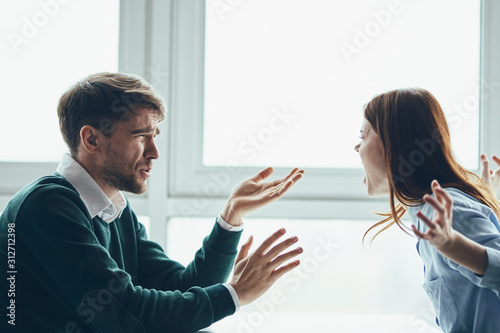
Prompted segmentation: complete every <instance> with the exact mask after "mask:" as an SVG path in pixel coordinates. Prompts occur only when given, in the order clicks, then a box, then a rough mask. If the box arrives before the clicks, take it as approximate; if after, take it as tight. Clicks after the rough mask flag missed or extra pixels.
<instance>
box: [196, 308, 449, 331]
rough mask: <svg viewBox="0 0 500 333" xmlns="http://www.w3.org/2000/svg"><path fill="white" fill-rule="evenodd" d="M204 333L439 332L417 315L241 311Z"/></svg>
mask: <svg viewBox="0 0 500 333" xmlns="http://www.w3.org/2000/svg"><path fill="white" fill-rule="evenodd" d="M199 332H200V333H201V332H203V333H279V332H287V333H288V332H290V333H295V332H297V333H304V332H314V333H316V332H318V333H319V332H338V333H368V332H369V333H379V332H380V333H417V332H418V333H439V332H442V331H441V330H439V328H438V327H437V325H435V324H433V323H429V322H427V321H425V320H423V319H420V318H418V317H416V316H415V315H411V314H407V315H383V314H373V315H371V314H334V313H321V314H313V313H306V314H301V313H268V314H263V313H259V312H252V313H248V312H247V313H245V312H238V313H236V314H235V315H233V316H231V317H227V318H224V319H223V320H221V321H219V322H217V323H215V324H213V325H212V326H210V327H209V328H206V329H204V330H201V331H199Z"/></svg>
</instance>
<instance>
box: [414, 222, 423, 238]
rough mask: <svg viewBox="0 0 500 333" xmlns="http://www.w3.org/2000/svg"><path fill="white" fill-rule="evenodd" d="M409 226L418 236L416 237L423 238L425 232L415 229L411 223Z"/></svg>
mask: <svg viewBox="0 0 500 333" xmlns="http://www.w3.org/2000/svg"><path fill="white" fill-rule="evenodd" d="M411 228H412V229H413V232H414V233H415V235H416V236H417V237H418V238H422V239H425V236H426V235H425V234H423V233H422V232H420V230H418V229H417V227H415V226H414V225H413V224H412V225H411Z"/></svg>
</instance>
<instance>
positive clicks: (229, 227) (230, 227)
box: [217, 214, 243, 232]
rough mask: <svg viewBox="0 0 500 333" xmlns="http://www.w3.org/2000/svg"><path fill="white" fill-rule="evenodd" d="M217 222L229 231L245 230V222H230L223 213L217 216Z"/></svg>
mask: <svg viewBox="0 0 500 333" xmlns="http://www.w3.org/2000/svg"><path fill="white" fill-rule="evenodd" d="M217 223H218V224H219V225H220V227H221V228H222V229H224V230H227V231H232V232H238V231H241V230H243V223H242V224H240V225H239V226H234V225H231V224H229V223H227V221H226V220H224V218H223V217H222V214H219V217H218V218H217Z"/></svg>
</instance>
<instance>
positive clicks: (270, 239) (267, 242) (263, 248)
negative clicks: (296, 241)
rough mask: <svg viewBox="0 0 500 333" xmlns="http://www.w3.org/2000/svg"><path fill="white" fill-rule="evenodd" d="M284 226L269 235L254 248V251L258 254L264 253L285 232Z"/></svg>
mask: <svg viewBox="0 0 500 333" xmlns="http://www.w3.org/2000/svg"><path fill="white" fill-rule="evenodd" d="M285 232H286V230H285V228H281V229H280V230H278V231H276V232H274V233H273V234H272V235H271V236H269V237H268V238H267V239H266V240H265V241H264V242H263V243H262V244H261V245H260V246H259V247H258V248H257V250H255V253H258V255H259V256H260V255H262V254H264V253H265V252H266V251H267V250H268V249H269V248H270V247H271V245H273V243H274V242H276V241H277V240H278V239H279V238H280V237H281V236H283V235H284V234H285Z"/></svg>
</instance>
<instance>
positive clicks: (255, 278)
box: [230, 229, 302, 305]
mask: <svg viewBox="0 0 500 333" xmlns="http://www.w3.org/2000/svg"><path fill="white" fill-rule="evenodd" d="M284 234H285V229H280V230H278V231H276V232H275V233H274V234H272V235H271V236H270V237H269V238H267V239H266V240H265V241H264V242H263V243H262V244H261V245H260V246H259V247H258V248H257V249H256V250H255V251H254V252H252V253H251V254H250V255H248V251H249V250H250V247H251V246H252V243H253V237H252V236H250V238H249V239H248V241H247V242H246V243H245V244H244V245H243V246H242V247H241V250H240V252H239V253H238V256H237V257H236V263H235V266H234V273H233V279H232V281H231V282H230V284H231V286H232V287H233V288H234V290H235V291H236V294H238V298H239V300H240V304H241V305H246V304H248V303H251V302H253V301H254V300H256V299H257V298H259V297H260V296H261V295H262V294H264V293H265V292H266V291H267V290H268V289H269V288H270V287H271V286H272V285H273V284H274V282H276V280H278V279H279V278H280V277H281V276H282V275H283V274H285V273H287V272H289V271H291V270H292V269H294V268H295V267H297V266H298V265H299V264H300V261H299V260H295V261H292V262H290V263H288V264H286V265H283V266H281V265H282V264H284V263H285V262H286V261H288V260H290V259H292V258H294V257H296V256H297V255H299V254H300V253H302V248H300V247H298V248H296V249H294V250H291V251H289V252H285V253H283V251H285V250H286V249H287V248H289V247H290V246H292V245H293V244H295V243H296V242H297V240H298V238H297V237H295V236H294V237H291V238H288V239H286V240H284V241H283V242H281V243H279V244H277V245H275V246H274V247H272V248H271V246H272V245H273V244H274V243H275V242H276V241H277V240H278V239H279V238H280V237H281V236H283V235H284ZM269 248H271V249H269Z"/></svg>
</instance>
